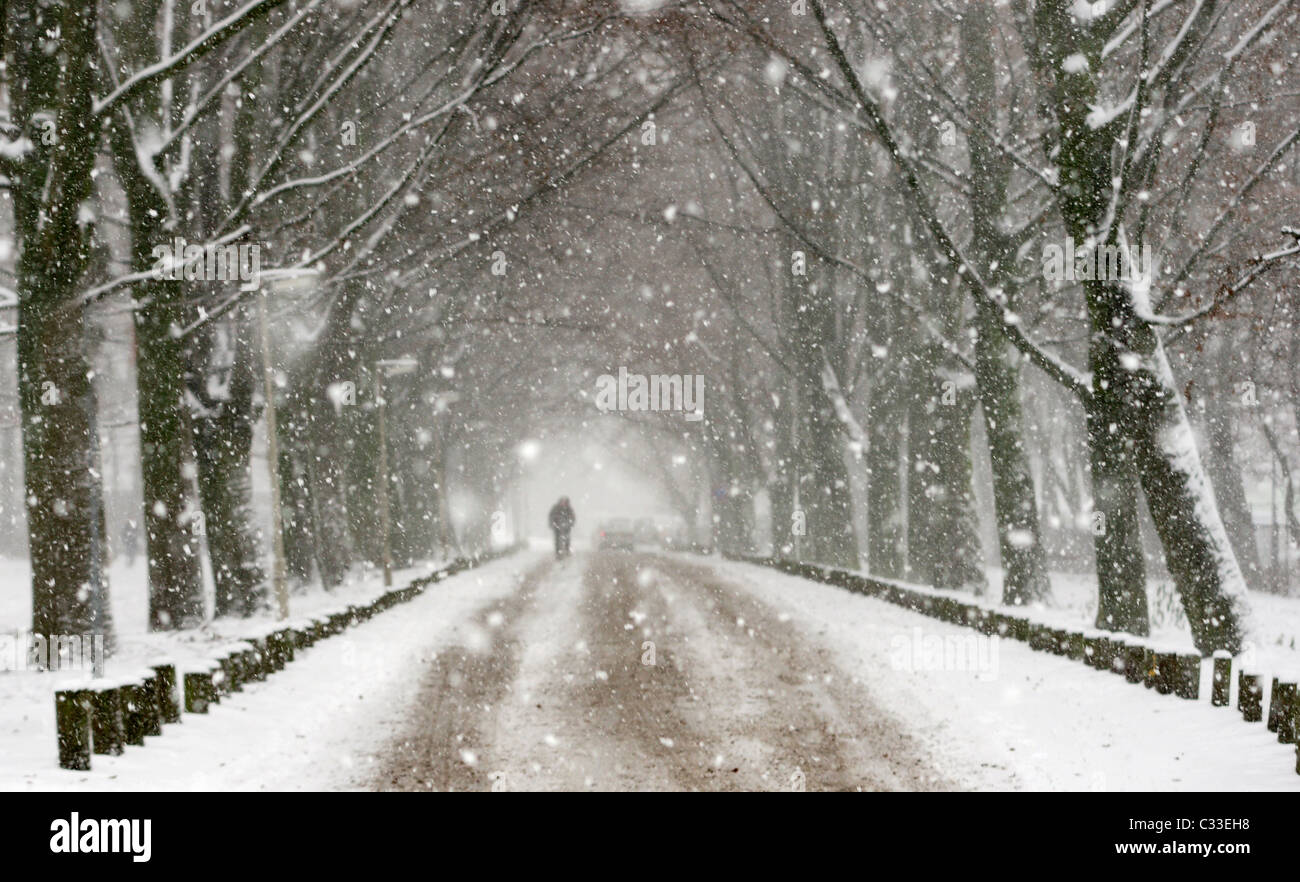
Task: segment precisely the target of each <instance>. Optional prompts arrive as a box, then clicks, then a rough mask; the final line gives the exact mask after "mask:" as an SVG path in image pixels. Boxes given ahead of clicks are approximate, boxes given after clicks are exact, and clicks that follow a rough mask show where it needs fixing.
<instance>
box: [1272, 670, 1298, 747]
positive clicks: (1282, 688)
mask: <svg viewBox="0 0 1300 882" xmlns="http://www.w3.org/2000/svg"><path fill="white" fill-rule="evenodd" d="M1297 698H1298V696H1297V695H1296V684H1294V683H1278V684H1277V689H1275V690H1274V691H1273V701H1274V702H1276V703H1277V704H1279V705H1281V707H1280V710H1279V712H1278V717H1277V740H1278V741H1279V742H1280V743H1282V744H1295V743H1296V739H1297V738H1298V737H1300V731H1297V729H1296V704H1297Z"/></svg>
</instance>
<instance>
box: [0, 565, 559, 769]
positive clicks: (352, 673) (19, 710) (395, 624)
mask: <svg viewBox="0 0 1300 882" xmlns="http://www.w3.org/2000/svg"><path fill="white" fill-rule="evenodd" d="M535 560H536V555H533V554H525V555H514V556H511V557H509V558H507V559H505V560H499V561H495V562H492V563H488V564H485V565H483V566H482V567H480V568H475V569H472V570H469V571H466V572H463V573H460V574H458V575H456V576H454V577H452V578H450V579H447V580H446V581H443V582H440V583H438V584H436V585H434V586H432V587H431V588H430V589H429V590H427V591H426V592H424V593H423V594H421V595H419V596H418V597H416V598H415V599H413V600H411V601H410V602H409V603H405V604H402V605H401V606H399V607H396V608H394V609H392V610H389V611H387V612H386V613H382V614H380V615H378V616H376V617H374V618H372V619H370V620H369V621H366V622H364V623H361V624H359V625H356V626H355V627H353V628H350V629H348V630H347V631H345V632H344V633H343V634H341V635H339V636H337V637H333V638H330V639H328V640H325V641H322V642H320V643H317V644H316V645H314V646H312V647H310V648H308V649H305V650H300V651H299V653H298V654H297V657H296V658H295V660H294V662H293V664H291V665H289V666H288V667H286V668H285V669H284V670H283V671H281V672H279V673H277V674H276V675H275V676H274V677H272V678H270V679H269V680H267V681H265V682H254V683H248V684H245V685H244V688H243V691H241V692H237V693H234V694H231V695H227V696H225V697H223V698H222V700H221V702H220V703H219V704H216V705H213V706H212V707H211V709H210V710H209V712H208V713H207V714H184V715H183V717H182V722H181V723H179V724H173V725H167V726H165V727H164V733H163V735H162V736H160V737H148V738H146V748H147V749H146V748H140V747H130V746H128V747H127V748H126V752H125V754H124V755H122V756H120V757H115V756H104V755H98V754H97V755H95V757H94V760H93V767H92V770H91V771H89V772H71V771H65V770H62V769H60V768H58V766H57V757H56V752H57V751H56V741H55V728H54V701H53V698H52V697H51V693H52V690H53V688H54V687H53V686H51V685H49V683H50V681H51V680H53V679H55V676H54V675H50V674H40V675H31V676H27V675H24V676H12V675H10V674H0V707H3V708H4V711H5V714H4V718H3V722H2V723H0V791H17V790H326V789H348V788H356V787H362V786H364V785H365V784H366V782H367V780H368V777H367V776H368V773H369V771H370V763H371V762H372V761H373V758H374V757H375V755H376V754H377V752H378V751H379V749H380V748H381V747H382V746H383V745H384V744H385V743H386V741H387V740H388V739H389V738H391V737H392V734H393V728H392V727H393V725H394V723H395V722H396V720H395V719H392V718H390V715H391V714H395V713H399V712H400V711H401V710H402V709H403V708H405V707H406V705H407V704H408V703H409V701H410V699H411V698H412V696H414V694H415V693H416V691H417V687H418V685H419V681H420V675H421V673H422V671H423V670H424V668H425V666H426V665H427V662H428V661H429V658H430V654H431V653H435V652H438V651H440V650H441V649H442V648H443V647H445V646H448V645H453V644H455V643H458V642H460V640H461V639H462V637H461V636H460V635H459V631H461V630H462V629H464V628H467V627H472V626H471V625H470V624H468V619H469V617H470V615H471V614H472V613H473V612H474V611H475V610H476V609H478V608H479V607H480V606H482V605H483V604H484V603H486V602H488V601H490V600H493V599H496V598H499V597H503V596H506V595H508V594H510V593H511V592H513V591H514V590H515V588H516V587H517V585H518V584H519V582H520V580H521V579H522V573H523V572H524V570H525V569H527V567H528V566H530V565H531V563H532V562H533V561H535ZM422 574H423V572H415V573H408V574H405V575H406V577H407V580H409V578H410V577H411V576H417V575H422ZM395 581H397V580H396V579H395ZM397 583H398V584H401V582H400V581H398V582H397ZM380 591H381V589H380V588H379V587H378V586H375V588H374V593H375V595H376V596H377V595H378V593H380ZM329 596H330V597H331V598H334V599H335V600H336V601H337V595H329ZM34 681H41V682H39V683H38V682H34ZM11 684H12V685H11Z"/></svg>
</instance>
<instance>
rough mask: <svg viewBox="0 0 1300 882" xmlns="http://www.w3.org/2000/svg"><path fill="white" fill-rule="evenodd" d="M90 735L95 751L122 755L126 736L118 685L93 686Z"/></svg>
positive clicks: (110, 754)
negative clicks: (123, 727)
mask: <svg viewBox="0 0 1300 882" xmlns="http://www.w3.org/2000/svg"><path fill="white" fill-rule="evenodd" d="M91 735H92V741H93V742H94V750H95V753H102V754H107V755H108V756H121V755H122V751H123V747H122V744H123V742H124V741H125V740H126V736H125V735H124V734H123V729H122V693H121V691H120V690H119V689H118V687H116V686H111V685H108V684H103V685H101V686H97V687H96V688H95V690H94V707H93V708H92V710H91Z"/></svg>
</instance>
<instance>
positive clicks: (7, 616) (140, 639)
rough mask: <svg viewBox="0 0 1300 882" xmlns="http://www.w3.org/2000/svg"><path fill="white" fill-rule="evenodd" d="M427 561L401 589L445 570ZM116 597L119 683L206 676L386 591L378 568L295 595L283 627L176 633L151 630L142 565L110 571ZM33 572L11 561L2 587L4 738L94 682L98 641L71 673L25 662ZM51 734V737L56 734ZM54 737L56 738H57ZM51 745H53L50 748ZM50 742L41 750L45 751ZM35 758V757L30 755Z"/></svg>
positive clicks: (243, 623) (112, 660) (269, 615)
mask: <svg viewBox="0 0 1300 882" xmlns="http://www.w3.org/2000/svg"><path fill="white" fill-rule="evenodd" d="M442 565H443V564H442V563H441V562H434V561H428V562H424V563H422V564H420V565H419V566H413V567H409V568H404V569H399V570H395V571H394V573H393V582H394V584H395V585H398V586H400V585H405V584H407V583H408V582H410V581H411V580H412V579H416V578H419V577H421V576H425V575H428V574H429V573H430V572H432V571H433V570H435V569H437V568H438V567H439V566H442ZM110 579H111V583H110V584H112V585H113V586H114V588H115V589H116V590H114V591H112V592H111V593H110V598H111V603H112V613H113V633H114V643H115V646H114V648H113V649H112V650H111V652H109V653H108V655H107V657H106V658H105V659H104V660H103V661H104V667H103V677H104V679H105V680H108V681H120V680H126V679H132V678H138V677H140V676H142V675H145V676H147V675H148V673H149V672H148V667H149V666H150V665H151V664H154V663H157V662H158V661H169V662H173V663H175V665H176V668H177V670H178V671H184V670H189V669H203V668H206V667H207V666H208V663H209V662H210V661H212V660H213V659H216V658H218V657H219V656H221V655H223V654H225V653H226V652H227V651H228V650H230V649H231V648H233V647H235V646H236V645H237V644H242V643H243V642H244V641H249V640H254V639H257V638H259V637H264V636H265V635H267V634H268V633H270V632H271V631H274V630H277V629H280V628H284V627H296V626H300V625H306V624H308V623H310V621H311V619H312V618H313V617H316V616H321V615H328V614H329V613H332V612H337V611H342V610H346V609H347V608H348V606H349V605H356V606H363V605H366V604H369V603H371V602H372V601H374V600H375V599H376V598H378V597H379V596H380V595H381V594H383V593H384V592H385V591H386V590H387V589H385V588H384V586H383V577H382V574H381V573H380V572H379V571H377V570H374V569H357V570H355V571H354V572H353V573H352V574H350V576H349V578H348V579H347V580H346V581H345V582H344V583H343V584H342V585H339V586H338V587H336V588H334V589H333V590H330V591H325V590H323V589H321V588H319V587H317V588H313V589H307V590H304V591H301V592H299V593H295V594H293V595H292V596H291V598H290V603H289V611H290V615H289V618H288V620H287V621H280V620H279V619H278V618H277V617H276V615H275V613H274V612H273V611H271V610H270V609H267V610H265V611H263V612H262V613H260V614H258V615H255V616H251V617H249V618H220V619H215V620H213V621H211V622H208V623H206V624H204V625H203V626H201V627H198V628H191V629H183V630H176V631H149V630H148V594H147V589H146V587H145V586H146V584H147V575H146V572H145V568H144V561H143V559H142V558H141V559H139V560H137V562H136V564H135V565H128V564H125V563H123V564H119V565H117V566H115V567H113V568H112V570H111V571H110ZM29 580H30V569H29V568H28V566H27V564H26V562H10V564H9V566H7V567H6V568H5V571H4V575H3V582H2V583H0V598H3V600H2V601H0V721H2V722H0V726H3V727H4V729H3V730H2V731H0V737H3V735H4V734H5V733H6V732H12V733H19V732H23V731H25V729H24V727H23V726H21V725H20V726H17V727H15V728H10V726H9V723H10V721H12V720H20V721H21V720H30V719H32V718H33V717H43V716H45V715H47V714H48V715H49V716H50V720H51V722H52V720H53V712H52V711H51V710H50V708H52V707H53V706H54V693H55V692H56V691H57V690H59V689H66V688H68V687H69V686H71V685H74V684H76V683H78V682H83V681H86V680H88V679H92V667H93V665H92V661H93V659H92V655H93V652H94V650H93V642H92V640H91V639H86V640H84V641H78V647H79V648H81V647H83V645H84V648H82V651H81V655H82V657H81V658H80V659H75V660H74V661H73V663H72V664H71V666H68V662H67V660H65V661H63V664H64V665H65V668H64V669H61V670H52V671H41V670H38V669H34V668H32V667H30V666H29V664H28V659H27V657H26V651H27V647H28V646H29V645H30V635H29V629H30V627H31V590H30V586H29ZM51 731H52V730H51ZM51 737H52V736H51ZM51 743H52V742H51ZM49 747H50V745H49V743H45V744H42V745H40V747H39V750H42V751H45V750H48V749H49ZM28 755H29V756H30V755H31V754H28Z"/></svg>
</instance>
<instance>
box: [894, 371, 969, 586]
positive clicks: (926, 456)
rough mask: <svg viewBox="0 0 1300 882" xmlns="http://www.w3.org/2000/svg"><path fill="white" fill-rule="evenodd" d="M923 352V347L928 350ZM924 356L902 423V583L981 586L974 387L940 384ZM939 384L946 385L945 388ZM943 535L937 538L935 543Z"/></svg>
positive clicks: (938, 375) (943, 381)
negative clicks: (904, 511) (973, 432)
mask: <svg viewBox="0 0 1300 882" xmlns="http://www.w3.org/2000/svg"><path fill="white" fill-rule="evenodd" d="M928 348H929V347H927V349H928ZM939 357H940V355H939V354H938V353H936V352H933V351H931V352H930V354H929V356H928V357H922V358H921V359H920V363H919V364H918V367H917V373H916V375H915V376H916V379H915V381H914V382H913V383H912V385H911V388H912V398H911V407H910V408H909V413H908V418H907V438H908V461H909V464H910V467H909V468H908V472H907V480H908V496H907V498H908V508H907V536H908V540H907V547H908V561H907V565H908V578H910V579H913V580H916V581H919V582H922V583H924V584H926V585H932V586H934V587H936V588H972V589H975V590H978V589H980V588H981V587H982V586H984V585H985V576H984V569H983V566H982V563H983V553H982V552H981V549H980V543H979V532H978V529H977V527H978V522H977V520H976V516H975V501H974V498H973V494H972V492H971V461H970V420H971V415H972V412H973V410H974V406H975V395H974V390H972V389H962V388H959V387H958V384H957V383H956V381H954V380H941V377H942V375H941V374H938V373H933V372H932V371H931V370H929V369H928V365H929V364H932V363H934V359H937V358H939ZM945 383H952V386H951V387H949V388H945V387H944V385H942V384H945ZM939 537H942V541H936V539H938V538H939Z"/></svg>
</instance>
